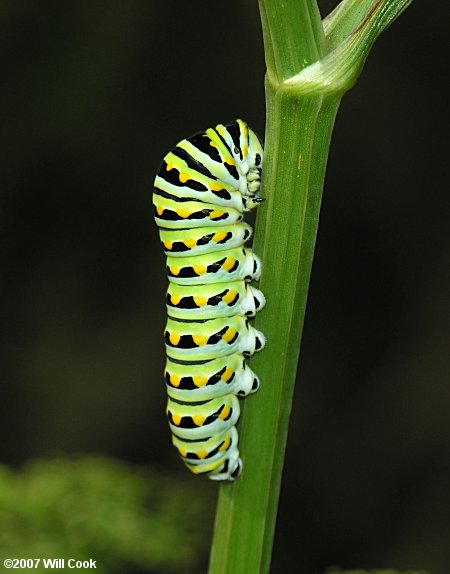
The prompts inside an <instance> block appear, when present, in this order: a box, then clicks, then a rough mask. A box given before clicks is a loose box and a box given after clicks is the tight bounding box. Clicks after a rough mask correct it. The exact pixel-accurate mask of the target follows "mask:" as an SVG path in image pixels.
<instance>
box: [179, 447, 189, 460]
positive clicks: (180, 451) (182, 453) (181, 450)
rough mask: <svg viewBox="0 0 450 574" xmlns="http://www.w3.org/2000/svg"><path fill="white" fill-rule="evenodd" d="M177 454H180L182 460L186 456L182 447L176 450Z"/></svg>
mask: <svg viewBox="0 0 450 574" xmlns="http://www.w3.org/2000/svg"><path fill="white" fill-rule="evenodd" d="M178 452H179V453H180V455H181V456H182V457H183V458H184V457H185V456H186V455H187V450H186V449H185V448H183V447H180V448H179V449H178Z"/></svg>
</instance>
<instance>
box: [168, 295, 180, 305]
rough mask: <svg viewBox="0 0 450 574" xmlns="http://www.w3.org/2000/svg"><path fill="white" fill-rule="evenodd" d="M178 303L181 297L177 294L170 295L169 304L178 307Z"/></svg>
mask: <svg viewBox="0 0 450 574" xmlns="http://www.w3.org/2000/svg"><path fill="white" fill-rule="evenodd" d="M180 301H181V297H180V296H179V295H178V294H177V293H172V295H171V296H170V302H171V303H172V305H178V303H179V302H180Z"/></svg>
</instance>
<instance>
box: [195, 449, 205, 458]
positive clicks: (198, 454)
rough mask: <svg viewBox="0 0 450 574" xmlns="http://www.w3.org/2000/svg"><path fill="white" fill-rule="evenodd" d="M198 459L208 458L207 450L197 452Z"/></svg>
mask: <svg viewBox="0 0 450 574" xmlns="http://www.w3.org/2000/svg"><path fill="white" fill-rule="evenodd" d="M197 456H198V458H206V457H207V456H208V451H207V450H198V451H197Z"/></svg>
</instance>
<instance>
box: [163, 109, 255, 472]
mask: <svg viewBox="0 0 450 574" xmlns="http://www.w3.org/2000/svg"><path fill="white" fill-rule="evenodd" d="M262 162H263V148H262V144H261V142H260V140H259V138H258V136H257V135H256V134H255V132H254V131H253V130H251V129H250V128H249V127H248V126H247V124H246V123H245V122H244V121H242V120H240V119H238V120H235V121H233V122H230V123H228V124H225V125H222V124H219V125H217V126H216V127H215V128H209V129H207V130H206V131H202V132H198V133H196V134H194V135H193V136H191V137H189V138H187V139H184V140H182V141H180V142H179V143H178V144H177V145H176V147H175V148H174V149H173V150H172V151H170V152H169V153H168V154H167V155H166V156H165V157H164V159H163V162H162V164H161V167H160V169H159V171H158V174H157V175H156V178H155V182H154V191H153V207H154V217H155V222H156V224H157V226H158V227H159V228H160V231H159V234H160V239H161V242H162V245H163V248H164V251H165V254H166V256H167V273H168V279H169V287H168V290H167V295H166V306H167V315H168V319H167V325H166V328H165V332H164V339H165V345H166V353H167V361H166V367H165V373H164V375H165V380H166V388H167V396H168V398H167V418H168V422H169V427H170V430H171V433H172V442H173V445H174V446H175V448H176V449H177V450H178V452H179V454H180V456H181V458H182V460H183V462H184V463H185V465H186V466H187V467H188V468H189V470H191V471H192V472H193V473H194V474H199V475H206V476H208V478H210V479H212V480H228V481H230V480H234V479H235V478H237V477H238V476H239V475H240V473H241V471H242V468H243V464H242V460H241V458H240V456H239V449H238V433H237V430H236V426H235V425H236V423H237V421H238V419H239V400H238V397H244V396H246V395H248V394H250V393H253V392H255V391H256V390H257V389H258V387H259V380H258V377H257V376H256V375H255V374H254V373H253V371H252V370H251V369H250V367H249V366H248V365H247V363H246V357H248V356H250V355H252V354H253V353H254V352H256V351H258V350H260V349H262V348H263V347H264V344H265V338H264V335H263V334H262V333H261V332H259V331H257V330H256V329H255V328H254V327H253V326H252V325H251V324H250V323H249V318H251V317H254V315H255V313H256V312H257V311H259V310H260V309H262V307H264V305H265V298H264V295H263V294H262V293H261V291H259V290H258V289H256V288H255V287H253V286H251V285H250V282H251V281H252V280H258V279H259V277H260V272H261V262H260V259H259V258H258V256H257V255H255V254H254V253H253V251H252V250H251V249H250V248H248V247H245V243H246V242H247V241H248V240H249V239H250V238H251V236H252V233H253V231H252V228H251V226H250V225H248V224H247V223H245V222H244V221H243V219H244V212H246V211H250V210H252V209H254V208H256V207H257V206H258V205H259V204H260V202H261V201H263V199H262V198H260V197H259V195H258V190H259V187H260V180H261V169H262Z"/></svg>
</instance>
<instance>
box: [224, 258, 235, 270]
mask: <svg viewBox="0 0 450 574" xmlns="http://www.w3.org/2000/svg"><path fill="white" fill-rule="evenodd" d="M235 263H236V259H233V258H232V257H227V258H226V259H225V261H224V262H223V263H222V269H225V271H230V270H231V269H233V267H234V265H235Z"/></svg>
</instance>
